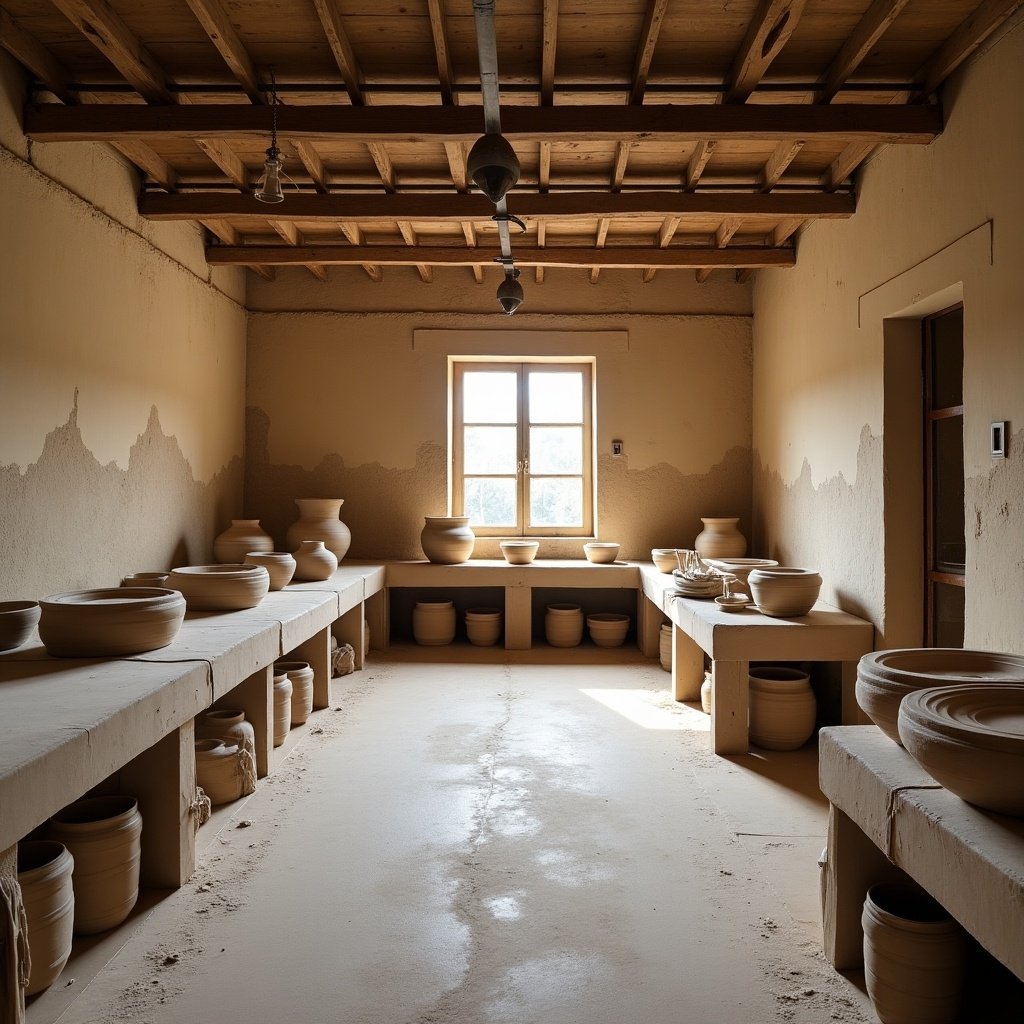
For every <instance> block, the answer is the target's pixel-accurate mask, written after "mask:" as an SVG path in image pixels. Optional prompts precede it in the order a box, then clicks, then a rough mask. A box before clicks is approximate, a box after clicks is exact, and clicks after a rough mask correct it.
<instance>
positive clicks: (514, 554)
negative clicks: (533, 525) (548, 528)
mask: <svg viewBox="0 0 1024 1024" xmlns="http://www.w3.org/2000/svg"><path fill="white" fill-rule="evenodd" d="M498 547H500V548H501V553H502V555H504V557H505V561H506V562H508V564H509V565H529V564H530V563H531V562H532V561H533V560H534V558H536V557H537V549H538V548H539V547H540V541H539V540H503V541H501V543H500V544H499V545H498Z"/></svg>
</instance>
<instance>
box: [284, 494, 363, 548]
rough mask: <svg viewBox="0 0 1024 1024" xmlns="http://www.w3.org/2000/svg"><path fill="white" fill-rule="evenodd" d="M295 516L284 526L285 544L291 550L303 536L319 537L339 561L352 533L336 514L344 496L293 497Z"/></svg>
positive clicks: (310, 538)
mask: <svg viewBox="0 0 1024 1024" xmlns="http://www.w3.org/2000/svg"><path fill="white" fill-rule="evenodd" d="M295 504H296V505H298V506H299V518H298V520H297V521H296V522H294V523H292V525H291V526H289V527H288V533H287V534H286V535H285V547H286V548H287V549H288V550H289V551H294V550H295V549H296V548H297V547H298V546H299V544H300V542H302V541H304V540H322V541H323V542H324V547H326V548H327V550H328V551H332V552H334V557H335V558H337V559H338V561H339V562H340V561H341V560H342V559H343V558H344V557H345V555H346V553H347V552H348V549H349V545H350V544H351V543H352V534H351V533H350V532H349V529H348V527H347V526H346V525H345V524H344V523H343V522H342V521H341V520H340V519H339V518H338V516H339V515H340V514H341V506H342V505H344V504H345V499H344V498H296V499H295Z"/></svg>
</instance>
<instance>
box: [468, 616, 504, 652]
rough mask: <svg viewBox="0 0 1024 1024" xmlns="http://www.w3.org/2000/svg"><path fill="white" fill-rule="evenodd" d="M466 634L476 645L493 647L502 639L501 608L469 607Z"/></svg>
mask: <svg viewBox="0 0 1024 1024" xmlns="http://www.w3.org/2000/svg"><path fill="white" fill-rule="evenodd" d="M466 636H467V638H468V639H469V642H470V643H471V644H473V645H474V646H475V647H493V646H494V645H495V644H496V643H497V642H498V641H499V640H500V639H501V610H500V609H498V608H469V609H467V610H466Z"/></svg>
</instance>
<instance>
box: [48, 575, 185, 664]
mask: <svg viewBox="0 0 1024 1024" xmlns="http://www.w3.org/2000/svg"><path fill="white" fill-rule="evenodd" d="M39 605H40V609H41V613H42V614H41V616H40V619H39V639H40V640H42V642H43V646H44V647H45V648H46V650H47V652H48V653H49V654H52V655H54V656H56V657H58V658H114V657H120V656H122V655H128V654H143V653H145V652H146V651H155V650H157V649H158V648H160V647H166V646H167V645H168V644H169V643H171V642H172V641H173V640H174V638H175V637H176V636H177V635H178V630H179V629H180V628H181V623H182V620H183V619H184V618H185V599H184V598H183V597H182V596H181V594H179V593H178V592H177V591H176V590H164V589H162V588H159V587H118V588H116V589H109V590H76V591H73V592H72V593H70V594H54V595H53V596H52V597H46V598H43V600H42V601H40V602H39Z"/></svg>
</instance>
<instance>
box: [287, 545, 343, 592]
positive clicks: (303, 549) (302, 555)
mask: <svg viewBox="0 0 1024 1024" xmlns="http://www.w3.org/2000/svg"><path fill="white" fill-rule="evenodd" d="M337 568H338V559H337V558H336V557H335V556H334V552H333V551H331V550H330V549H329V548H328V547H326V546H325V545H324V542H323V541H322V540H304V541H302V543H300V544H299V546H298V548H297V549H296V551H295V579H296V580H304V581H306V582H320V581H321V580H329V579H330V578H331V576H332V575H333V574H334V571H335V570H336V569H337Z"/></svg>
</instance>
